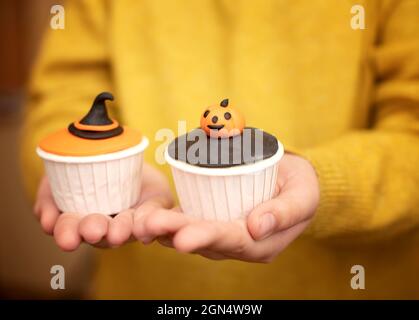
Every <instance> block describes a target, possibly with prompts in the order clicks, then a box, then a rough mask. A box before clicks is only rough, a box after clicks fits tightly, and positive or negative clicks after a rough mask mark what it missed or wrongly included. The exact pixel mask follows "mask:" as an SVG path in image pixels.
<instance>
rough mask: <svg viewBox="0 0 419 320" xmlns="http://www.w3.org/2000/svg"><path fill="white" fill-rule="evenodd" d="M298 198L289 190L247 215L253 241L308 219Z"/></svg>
mask: <svg viewBox="0 0 419 320" xmlns="http://www.w3.org/2000/svg"><path fill="white" fill-rule="evenodd" d="M301 202H302V200H301V198H300V197H296V195H295V193H294V192H292V191H291V190H289V191H288V190H287V191H285V190H284V192H282V193H281V194H280V195H279V196H277V197H276V198H274V199H272V200H268V201H266V202H264V203H261V204H260V205H259V206H257V207H256V208H255V209H253V211H252V212H251V213H250V214H249V216H248V218H247V228H248V230H249V233H250V235H251V236H252V238H253V239H255V240H262V239H265V238H267V237H269V236H270V235H272V234H274V233H275V232H278V231H281V230H286V229H288V228H290V227H292V226H294V225H296V224H298V223H299V222H302V221H303V220H305V219H307V218H308V214H306V210H304V208H303V205H302V203H301Z"/></svg>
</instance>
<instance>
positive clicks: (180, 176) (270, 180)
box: [172, 162, 278, 221]
mask: <svg viewBox="0 0 419 320" xmlns="http://www.w3.org/2000/svg"><path fill="white" fill-rule="evenodd" d="M172 173H173V178H174V181H175V185H176V191H177V194H178V197H179V201H180V205H181V207H182V210H183V212H184V213H185V214H188V215H191V216H195V217H198V218H202V219H205V220H218V221H230V220H234V219H237V218H240V217H245V216H247V215H248V214H249V213H250V212H251V210H252V209H253V208H255V207H256V206H257V205H259V204H260V203H262V202H264V201H267V200H269V199H271V198H272V197H273V195H274V192H275V184H276V179H277V175H278V162H276V163H274V164H273V165H271V166H269V167H267V168H265V169H262V170H260V171H256V172H253V173H246V174H239V175H229V176H209V175H200V174H196V173H190V172H186V171H183V170H181V169H179V168H176V167H174V166H172Z"/></svg>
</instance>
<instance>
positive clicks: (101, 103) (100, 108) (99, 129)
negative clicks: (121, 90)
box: [68, 92, 124, 140]
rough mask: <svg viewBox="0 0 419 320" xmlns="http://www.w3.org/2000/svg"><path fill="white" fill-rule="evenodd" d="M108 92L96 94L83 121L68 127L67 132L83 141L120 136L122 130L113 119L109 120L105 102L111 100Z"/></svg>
mask: <svg viewBox="0 0 419 320" xmlns="http://www.w3.org/2000/svg"><path fill="white" fill-rule="evenodd" d="M113 99H114V98H113V95H112V94H111V93H109V92H102V93H100V94H98V95H97V96H96V98H95V101H93V104H92V107H91V108H90V110H89V112H88V113H87V114H86V115H85V116H84V118H83V119H81V120H80V121H77V122H73V123H71V124H70V125H69V126H68V131H69V132H70V133H71V134H73V135H75V136H77V137H80V138H84V139H93V140H95V139H107V138H112V137H115V136H118V135H120V134H121V133H122V132H123V131H124V129H123V128H122V127H121V126H120V125H119V124H118V122H117V121H116V120H114V119H111V118H109V115H108V111H107V109H106V104H105V101H106V100H111V101H112V100H113Z"/></svg>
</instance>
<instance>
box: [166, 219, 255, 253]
mask: <svg viewBox="0 0 419 320" xmlns="http://www.w3.org/2000/svg"><path fill="white" fill-rule="evenodd" d="M252 241H253V240H252V239H251V237H250V236H249V234H248V232H247V230H246V226H245V223H244V221H241V220H238V221H234V222H215V221H213V222H210V221H199V222H195V223H191V224H188V225H186V226H185V227H183V228H182V229H181V230H180V231H178V232H177V233H176V235H175V236H174V238H173V244H174V247H175V248H176V249H177V250H178V251H181V252H199V251H202V250H209V251H212V252H218V253H229V254H232V255H234V254H239V253H240V252H243V251H245V250H246V247H247V246H248V245H249V243H250V242H252Z"/></svg>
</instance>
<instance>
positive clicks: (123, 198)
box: [36, 92, 148, 215]
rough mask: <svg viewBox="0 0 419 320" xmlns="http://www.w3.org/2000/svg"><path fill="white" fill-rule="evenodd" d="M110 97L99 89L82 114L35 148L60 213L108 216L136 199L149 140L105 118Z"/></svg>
mask: <svg viewBox="0 0 419 320" xmlns="http://www.w3.org/2000/svg"><path fill="white" fill-rule="evenodd" d="M113 99H114V98H113V96H112V94H110V93H108V92H103V93H100V94H99V95H98V96H97V97H96V98H95V100H94V102H93V104H92V107H91V108H90V110H89V112H88V113H87V114H86V115H85V116H84V117H83V118H82V119H80V120H78V121H75V122H72V123H70V124H69V126H68V127H67V128H63V129H61V130H58V131H57V132H54V133H52V134H50V135H48V136H47V137H45V138H44V139H43V140H42V141H41V142H40V143H39V145H38V147H37V149H36V151H37V154H38V155H39V156H40V157H41V158H42V159H43V161H44V166H45V171H46V174H47V176H48V179H49V183H50V185H51V190H52V194H53V197H54V200H55V202H56V204H57V206H58V208H59V209H60V210H61V211H63V212H74V213H80V214H89V213H101V214H107V215H110V214H115V213H118V212H120V211H122V210H125V209H128V208H130V207H132V206H133V205H135V204H136V203H137V202H138V199H139V196H140V176H141V170H142V162H143V152H144V150H145V149H146V147H147V146H148V139H147V138H146V137H144V136H142V134H141V133H140V132H139V131H137V130H135V129H132V128H128V127H125V126H121V125H120V124H119V123H118V121H116V120H115V119H111V118H110V117H109V115H108V112H107V107H106V104H105V101H106V100H113Z"/></svg>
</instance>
